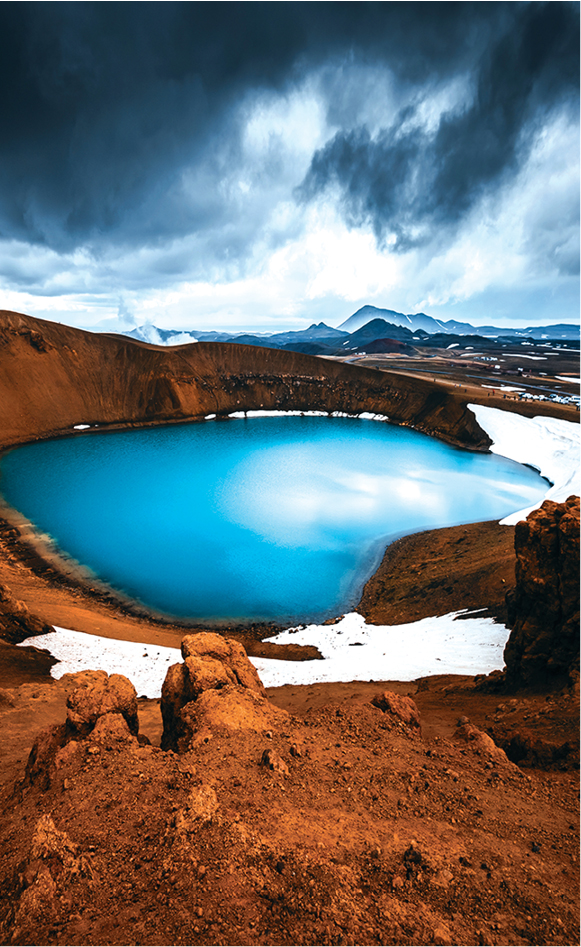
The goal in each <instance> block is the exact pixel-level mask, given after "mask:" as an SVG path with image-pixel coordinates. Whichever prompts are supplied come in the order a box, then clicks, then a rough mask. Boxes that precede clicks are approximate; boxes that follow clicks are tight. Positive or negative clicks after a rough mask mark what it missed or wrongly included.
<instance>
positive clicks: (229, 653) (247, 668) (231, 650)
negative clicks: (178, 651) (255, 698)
mask: <svg viewBox="0 0 581 947" xmlns="http://www.w3.org/2000/svg"><path fill="white" fill-rule="evenodd" d="M182 656H183V658H184V661H185V662H186V664H188V659H189V658H198V659H201V660H203V661H205V662H207V661H208V659H210V658H213V659H215V660H216V661H220V662H221V663H222V664H224V665H226V667H228V668H229V669H230V670H231V671H232V673H233V675H234V680H233V681H232V683H235V684H241V685H242V687H248V688H249V689H250V690H253V691H256V693H257V694H262V696H263V697H264V695H265V693H266V692H265V690H264V687H263V686H262V681H261V680H260V678H259V676H258V673H257V671H256V668H255V667H254V665H253V664H252V662H251V661H249V660H248V656H247V654H246V651H245V650H244V648H243V647H242V645H241V644H240V643H239V642H238V641H234V640H233V639H232V638H222V636H221V635H215V634H213V633H210V632H208V633H203V634H197V635H186V637H185V638H184V639H183V640H182ZM205 689H207V688H205Z"/></svg>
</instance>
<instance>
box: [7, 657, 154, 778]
mask: <svg viewBox="0 0 581 947" xmlns="http://www.w3.org/2000/svg"><path fill="white" fill-rule="evenodd" d="M68 678H69V681H70V680H74V679H75V678H76V679H78V682H79V686H78V687H76V688H75V689H74V690H73V691H72V693H71V694H70V695H69V697H68V699H67V719H66V722H65V723H64V724H57V725H56V726H52V727H47V728H45V729H44V730H42V731H41V732H40V733H39V735H38V736H37V738H36V740H35V741H34V744H33V746H32V750H31V751H30V755H29V757H28V761H27V764H26V774H25V781H26V782H27V783H38V784H39V785H40V786H41V788H47V787H48V786H49V785H50V784H51V780H52V778H53V776H54V773H55V772H56V770H58V768H59V764H60V763H63V762H65V761H66V760H68V759H69V758H70V757H71V756H73V755H74V754H75V752H76V750H77V749H78V746H79V742H80V741H82V740H83V739H84V738H89V739H90V740H91V741H93V742H96V743H99V744H101V745H102V746H105V747H113V746H118V745H119V744H121V743H134V744H137V743H138V742H140V743H141V742H145V743H148V742H149V741H148V740H147V738H146V737H140V736H139V735H138V734H139V721H138V718H137V693H136V691H135V688H134V686H133V684H132V683H131V681H129V680H128V679H127V678H126V677H124V676H123V675H122V674H111V675H109V674H107V673H106V671H81V672H79V674H71V675H68Z"/></svg>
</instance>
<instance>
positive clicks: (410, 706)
mask: <svg viewBox="0 0 581 947" xmlns="http://www.w3.org/2000/svg"><path fill="white" fill-rule="evenodd" d="M371 703H372V704H373V706H374V707H379V709H380V710H383V711H384V713H390V714H393V716H394V717H398V718H399V719H400V720H402V721H403V723H405V724H406V725H407V726H408V727H414V728H416V729H418V730H419V729H420V727H421V724H420V712H419V710H418V708H417V704H416V703H415V701H413V700H412V699H411V697H403V696H402V695H401V694H395V693H394V692H393V691H384V692H383V693H382V694H377V696H376V697H374V698H373V700H372V701H371Z"/></svg>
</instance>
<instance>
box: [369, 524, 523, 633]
mask: <svg viewBox="0 0 581 947" xmlns="http://www.w3.org/2000/svg"><path fill="white" fill-rule="evenodd" d="M515 562H516V556H515V552H514V527H512V526H500V524H499V523H497V522H486V523H471V524H469V525H468V526H452V527H450V528H448V529H432V530H428V531H426V532H423V533H414V534H412V535H411V536H404V537H403V538H402V539H398V540H396V542H394V543H392V544H391V545H390V546H388V547H387V549H386V551H385V554H384V556H383V560H382V562H381V565H380V566H379V568H378V569H377V571H376V572H375V574H374V575H373V576H372V577H371V578H370V579H369V581H368V582H367V584H366V585H365V588H364V589H363V595H362V597H361V601H360V602H359V605H358V606H357V611H358V612H360V613H361V614H362V615H364V616H365V618H366V620H367V621H368V622H369V623H371V624H375V625H398V624H403V623H405V622H410V621H418V620H419V619H421V618H429V617H430V616H431V615H447V614H448V612H453V611H460V610H461V609H464V608H467V607H469V608H470V609H471V610H472V609H483V610H484V611H482V616H483V617H484V616H490V617H494V618H496V619H497V620H498V621H500V622H503V623H504V622H506V604H505V601H504V597H505V595H506V592H507V590H508V589H509V588H511V587H512V586H513V585H514V568H515Z"/></svg>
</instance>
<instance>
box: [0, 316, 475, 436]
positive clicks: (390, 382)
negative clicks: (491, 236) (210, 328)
mask: <svg viewBox="0 0 581 947" xmlns="http://www.w3.org/2000/svg"><path fill="white" fill-rule="evenodd" d="M0 352H1V357H2V373H1V374H0V430H1V431H2V445H1V446H4V447H7V446H10V445H12V444H19V443H23V442H24V441H30V440H34V439H36V438H42V437H48V436H51V437H52V436H55V435H57V434H60V433H72V429H73V427H74V426H75V425H78V424H88V425H96V426H101V427H103V426H129V425H133V424H139V425H142V424H145V423H149V424H153V423H156V424H160V423H168V422H170V421H185V420H191V419H193V418H202V417H204V416H205V415H206V414H210V413H211V414H216V415H217V416H224V415H227V414H228V413H230V412H233V411H248V410H255V409H259V408H263V409H265V410H272V409H278V410H290V409H294V410H321V411H329V412H332V411H345V412H350V413H358V412H362V411H373V412H376V413H380V414H385V415H387V416H389V418H390V419H391V420H392V421H393V422H394V423H397V424H407V425H412V426H413V427H415V428H417V430H419V431H424V432H425V433H428V434H435V435H437V436H438V437H440V438H442V439H443V440H446V441H448V442H449V443H452V444H457V445H460V446H463V447H467V448H472V449H476V450H485V449H486V448H488V446H489V445H490V439H489V438H488V436H487V435H486V434H485V433H484V431H482V430H481V428H480V427H479V426H478V424H477V422H476V419H475V417H474V415H473V414H472V413H471V412H470V411H469V410H468V409H467V408H466V403H465V402H466V399H465V398H463V397H462V396H461V395H460V394H459V393H458V392H454V391H453V390H450V391H446V390H442V389H439V388H435V387H434V385H433V384H431V382H430V381H428V380H426V379H419V378H413V379H412V378H406V377H404V376H401V375H397V374H388V373H385V372H378V371H373V370H372V369H366V368H359V367H357V366H354V365H345V364H342V363H339V362H331V361H326V360H325V359H320V358H316V357H315V356H310V355H304V354H302V353H298V352H288V351H282V350H280V349H266V348H257V347H255V346H247V345H236V344H233V343H230V344H229V343H221V342H198V343H193V344H191V345H180V346H176V347H174V348H170V349H168V348H165V347H164V346H154V345H147V344H146V343H143V342H138V341H136V340H134V339H129V338H127V337H124V336H115V335H111V336H108V335H98V334H96V333H92V332H84V331H82V330H80V329H73V328H70V327H69V326H62V325H56V324H54V323H51V322H46V321H43V320H41V319H34V318H32V317H31V316H26V315H22V314H19V313H14V312H7V311H0Z"/></svg>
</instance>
